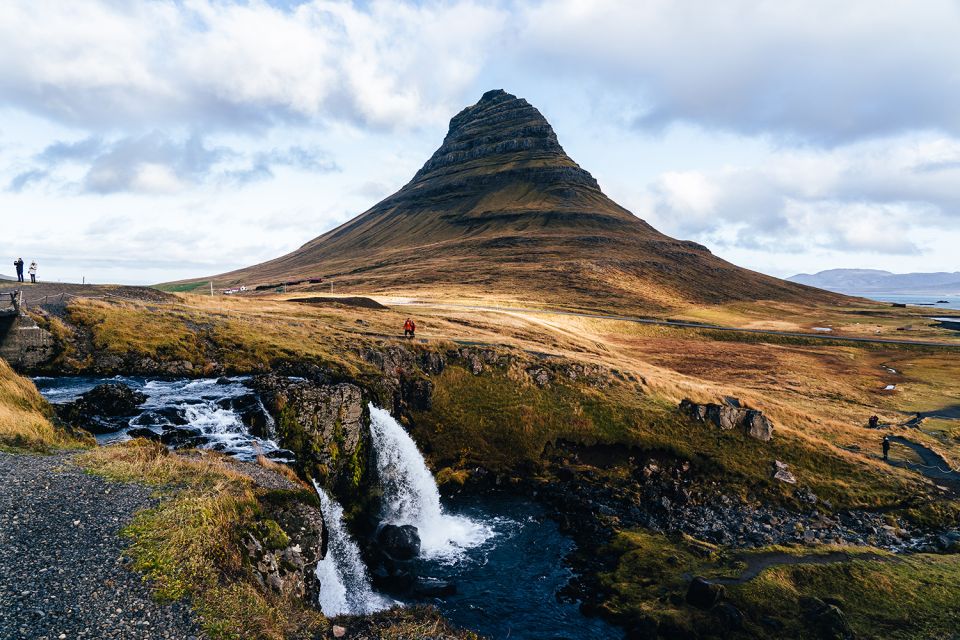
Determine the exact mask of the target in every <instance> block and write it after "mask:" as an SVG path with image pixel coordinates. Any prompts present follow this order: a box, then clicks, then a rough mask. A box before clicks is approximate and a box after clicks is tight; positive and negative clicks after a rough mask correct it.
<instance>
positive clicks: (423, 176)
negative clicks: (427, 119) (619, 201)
mask: <svg viewBox="0 0 960 640" xmlns="http://www.w3.org/2000/svg"><path fill="white" fill-rule="evenodd" d="M558 168H559V169H563V171H561V172H560V173H559V174H558V173H557V171H556V169H558ZM504 171H509V172H511V173H512V174H513V175H514V177H517V174H518V173H522V174H525V177H526V178H529V179H531V180H533V181H534V182H536V183H539V184H543V183H544V181H545V180H558V179H559V180H561V181H572V182H574V183H577V184H580V185H582V186H586V187H591V188H593V189H598V190H599V188H600V187H599V185H598V184H597V182H596V180H594V179H593V176H591V175H590V174H589V173H588V172H586V171H584V170H583V169H581V168H580V167H579V166H578V165H577V163H576V162H574V161H573V160H571V159H570V157H569V156H568V155H567V154H566V152H564V150H563V147H561V146H560V142H559V140H557V134H556V133H554V131H553V127H551V126H550V123H549V122H547V119H546V118H544V117H543V114H542V113H540V111H538V110H537V108H536V107H534V106H533V105H531V104H530V103H529V102H527V101H526V100H524V99H523V98H518V97H517V96H515V95H513V94H510V93H507V92H506V91H504V90H503V89H493V90H491V91H487V92H486V93H484V94H483V96H481V98H480V100H479V101H478V102H477V103H476V104H474V105H471V106H469V107H467V108H465V109H463V110H462V111H461V112H460V113H458V114H457V115H455V116H454V117H453V118H451V120H450V128H449V130H448V131H447V135H446V137H445V138H444V139H443V144H442V145H441V146H440V148H439V149H437V150H436V152H435V153H434V154H433V156H431V158H430V159H429V160H427V162H426V164H424V165H423V167H422V168H421V169H420V171H418V172H417V174H416V175H415V176H414V177H413V180H412V181H411V182H410V184H408V185H407V187H406V188H405V189H410V188H418V187H423V186H424V183H426V182H428V181H431V182H434V183H435V182H436V181H437V180H443V179H444V178H447V177H451V176H454V175H456V176H457V177H458V178H459V179H461V180H462V179H465V178H467V177H468V176H473V177H480V176H490V175H492V174H497V173H502V172H504ZM421 195H422V192H421Z"/></svg>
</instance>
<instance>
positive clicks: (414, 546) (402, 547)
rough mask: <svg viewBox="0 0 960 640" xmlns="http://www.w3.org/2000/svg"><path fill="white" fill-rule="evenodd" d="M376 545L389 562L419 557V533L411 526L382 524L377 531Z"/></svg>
mask: <svg viewBox="0 0 960 640" xmlns="http://www.w3.org/2000/svg"><path fill="white" fill-rule="evenodd" d="M377 545H378V547H379V549H380V552H381V553H383V554H384V555H386V556H387V557H389V558H390V559H391V560H396V561H398V562H406V561H408V560H413V559H414V558H416V557H417V556H418V555H420V532H419V531H417V528H416V527H415V526H413V525H412V524H403V525H396V524H384V525H382V526H381V527H380V530H379V531H377Z"/></svg>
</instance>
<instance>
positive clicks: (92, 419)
mask: <svg viewBox="0 0 960 640" xmlns="http://www.w3.org/2000/svg"><path fill="white" fill-rule="evenodd" d="M146 400H147V396H145V395H143V394H142V393H140V392H139V391H134V390H133V389H131V388H130V387H128V386H127V385H125V384H120V383H117V382H108V383H106V384H101V385H98V386H96V387H94V388H93V389H91V390H90V391H87V392H86V393H84V394H82V395H81V396H80V397H79V398H77V399H76V400H74V401H73V402H68V403H65V404H60V405H55V409H56V412H57V416H58V417H59V418H60V419H61V420H62V421H63V422H65V423H67V424H68V425H70V426H73V427H79V428H81V429H86V430H87V431H90V432H91V433H113V432H115V431H119V430H120V429H123V428H124V427H126V426H127V424H126V423H125V422H124V421H122V420H118V419H117V418H128V417H131V416H133V415H135V414H136V413H137V407H139V406H140V405H141V404H143V403H144V402H146Z"/></svg>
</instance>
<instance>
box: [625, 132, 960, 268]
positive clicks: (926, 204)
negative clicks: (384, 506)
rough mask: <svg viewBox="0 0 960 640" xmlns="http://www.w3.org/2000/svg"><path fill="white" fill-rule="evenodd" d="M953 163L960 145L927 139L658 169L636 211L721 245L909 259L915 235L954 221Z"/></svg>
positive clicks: (956, 172)
mask: <svg viewBox="0 0 960 640" xmlns="http://www.w3.org/2000/svg"><path fill="white" fill-rule="evenodd" d="M958 160H960V140H958V139H954V138H946V137H935V136H931V135H929V134H928V135H918V136H901V137H896V138H888V139H883V140H876V141H871V142H864V143H857V144H853V145H847V146H843V147H837V148H835V149H832V150H823V149H816V148H805V149H776V150H773V151H771V153H770V155H769V156H767V157H766V158H763V160H762V164H759V165H756V166H724V167H721V168H719V169H716V170H712V171H686V172H665V173H663V174H661V175H660V176H659V177H658V178H656V179H655V180H653V181H652V183H651V184H650V186H649V188H648V189H647V192H646V193H645V194H644V195H643V197H642V198H640V199H638V201H639V202H641V204H642V207H641V209H639V210H638V213H640V214H641V215H642V216H645V217H647V218H648V220H649V221H650V222H651V223H652V224H654V225H655V226H659V227H661V228H663V229H664V230H665V231H667V232H669V233H673V234H676V235H681V236H687V235H692V236H694V237H697V238H699V239H701V240H704V241H708V242H714V243H719V244H724V245H727V246H741V247H749V248H764V249H766V250H771V251H794V252H801V251H808V250H811V249H813V248H817V247H819V248H830V249H836V250H841V251H847V250H850V251H872V252H877V253H895V254H914V253H918V252H919V251H920V250H921V247H920V246H919V244H918V242H917V241H916V240H914V236H915V235H916V234H917V233H918V232H919V231H920V230H921V229H923V228H937V227H941V228H942V227H950V226H953V227H955V226H956V224H957V222H958V221H960V192H958V190H957V188H956V185H957V184H960V161H958ZM930 167H933V168H932V169H931V168H930Z"/></svg>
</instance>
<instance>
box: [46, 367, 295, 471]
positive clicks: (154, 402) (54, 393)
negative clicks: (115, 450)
mask: <svg viewBox="0 0 960 640" xmlns="http://www.w3.org/2000/svg"><path fill="white" fill-rule="evenodd" d="M244 380H245V379H244V378H220V379H212V378H208V379H199V380H151V379H146V378H136V377H123V376H117V377H114V378H88V377H58V378H50V377H38V378H34V382H35V383H36V385H37V388H38V389H39V390H40V393H42V394H43V396H44V397H45V398H46V399H47V400H48V401H50V402H51V403H53V404H58V403H63V402H71V401H73V400H76V399H77V398H78V397H79V396H80V395H81V394H83V393H86V392H87V391H90V390H91V389H93V388H94V387H96V386H97V385H100V384H103V383H106V382H116V383H120V384H125V385H127V386H128V387H130V388H132V389H135V390H137V391H139V392H140V393H142V394H144V395H145V396H147V400H146V402H144V403H143V405H141V406H140V407H139V408H138V409H137V412H136V414H135V415H133V416H125V417H122V418H116V419H112V420H113V421H114V422H115V424H114V426H115V427H116V431H114V432H112V433H107V434H102V435H99V436H97V440H98V441H99V442H100V443H102V444H108V443H110V442H117V441H122V440H127V439H129V438H130V435H129V433H130V432H131V431H132V430H134V429H147V430H149V431H150V432H152V433H153V434H154V435H155V436H156V437H157V438H160V439H161V441H162V442H165V443H167V444H171V446H174V447H195V448H200V449H212V450H215V451H220V452H223V453H225V454H227V455H232V456H235V457H237V458H240V459H242V460H253V459H255V458H256V457H257V456H258V455H260V454H263V455H265V456H267V457H269V458H272V459H275V460H279V461H289V460H292V459H293V458H292V454H290V452H289V451H285V450H283V449H281V448H280V447H279V446H277V444H276V443H275V442H274V441H273V440H271V439H270V438H266V437H257V436H255V435H253V434H251V433H250V428H249V427H248V426H247V425H248V424H252V423H256V424H258V425H259V426H260V430H261V431H262V432H263V433H264V434H270V433H272V432H273V418H272V417H271V416H270V414H269V413H268V412H267V411H266V409H265V408H264V406H263V403H262V402H261V401H260V398H259V397H258V396H257V395H256V394H255V393H254V392H253V391H252V390H251V389H249V388H248V387H247V386H246V385H244Z"/></svg>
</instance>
